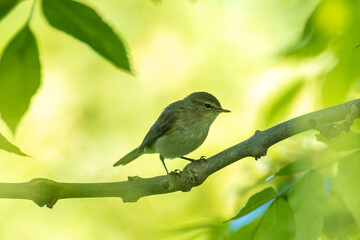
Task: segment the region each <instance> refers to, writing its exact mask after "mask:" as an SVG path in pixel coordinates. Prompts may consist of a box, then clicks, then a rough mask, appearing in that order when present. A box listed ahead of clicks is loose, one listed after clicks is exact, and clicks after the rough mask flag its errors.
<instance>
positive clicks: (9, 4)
mask: <svg viewBox="0 0 360 240" xmlns="http://www.w3.org/2000/svg"><path fill="white" fill-rule="evenodd" d="M18 2H19V0H3V1H1V2H0V20H1V19H2V18H3V17H5V16H6V14H8V12H10V11H11V9H12V8H13V7H15V6H16V4H17V3H18Z"/></svg>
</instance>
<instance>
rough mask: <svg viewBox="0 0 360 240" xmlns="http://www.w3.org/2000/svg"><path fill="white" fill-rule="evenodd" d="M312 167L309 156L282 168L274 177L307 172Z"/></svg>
mask: <svg viewBox="0 0 360 240" xmlns="http://www.w3.org/2000/svg"><path fill="white" fill-rule="evenodd" d="M312 165H313V159H312V158H311V157H309V156H305V157H303V158H300V159H297V160H295V161H293V162H290V163H288V164H286V165H285V166H284V167H282V168H281V169H280V170H279V171H278V172H277V173H276V174H275V176H291V175H295V174H297V173H300V172H303V171H306V170H309V169H310V168H311V167H312Z"/></svg>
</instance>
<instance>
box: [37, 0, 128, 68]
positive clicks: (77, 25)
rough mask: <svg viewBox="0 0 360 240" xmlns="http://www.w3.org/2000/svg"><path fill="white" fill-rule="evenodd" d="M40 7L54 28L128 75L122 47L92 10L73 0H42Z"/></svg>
mask: <svg viewBox="0 0 360 240" xmlns="http://www.w3.org/2000/svg"><path fill="white" fill-rule="evenodd" d="M42 7H43V12H44V15H45V17H46V19H47V20H48V22H49V23H50V25H52V26H53V27H54V28H57V29H58V30H60V31H63V32H65V33H67V34H69V35H71V36H73V37H74V38H77V39H78V40H80V41H82V42H84V43H85V44H87V45H89V46H90V47H91V48H92V49H94V50H95V51H96V52H98V53H99V54H100V55H101V56H103V57H104V58H106V59H108V60H109V61H110V62H112V63H113V64H114V65H115V66H116V67H118V68H121V69H123V70H125V71H128V72H131V68H130V63H129V59H128V57H127V53H126V49H125V46H124V43H123V42H122V40H121V39H120V38H119V37H118V36H117V35H116V34H115V33H114V31H113V30H112V29H111V27H110V26H109V25H108V24H106V23H105V22H104V21H103V20H102V19H101V17H100V16H99V15H98V14H97V13H96V12H95V11H94V10H93V9H91V8H90V7H88V6H86V5H84V4H81V3H78V2H75V1H72V0H43V1H42Z"/></svg>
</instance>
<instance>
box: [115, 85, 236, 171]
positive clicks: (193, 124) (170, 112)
mask: <svg viewBox="0 0 360 240" xmlns="http://www.w3.org/2000/svg"><path fill="white" fill-rule="evenodd" d="M225 112H230V111H229V110H226V109H223V108H222V107H221V104H220V102H219V100H217V98H216V97H215V96H213V95H212V94H210V93H207V92H193V93H191V94H190V95H188V96H186V97H185V98H184V99H182V100H179V101H176V102H173V103H171V104H170V105H168V106H167V107H166V108H165V109H164V110H163V112H162V113H161V114H160V116H159V118H158V119H157V120H156V122H155V123H154V124H153V125H152V126H151V128H150V130H149V131H148V133H147V134H146V135H145V138H144V139H143V141H142V143H141V144H140V145H139V146H138V147H137V148H135V149H134V150H132V151H131V152H129V153H128V154H126V155H125V156H124V157H122V158H121V159H120V160H118V161H117V162H116V163H115V164H114V165H113V166H114V167H115V166H119V165H126V164H129V163H130V162H132V161H134V160H135V159H137V158H138V157H140V156H141V155H143V154H151V153H158V154H159V156H160V160H161V162H162V164H163V166H164V168H165V171H166V173H167V174H169V172H168V169H167V168H166V165H165V162H164V159H174V158H183V159H185V160H189V161H196V160H195V159H191V158H188V157H185V155H187V154H189V153H191V152H193V151H194V150H195V149H197V148H198V147H199V146H200V145H201V144H202V143H203V142H204V141H205V139H206V137H207V135H208V132H209V129H210V126H211V124H212V123H213V122H214V120H215V119H216V117H217V116H218V115H219V114H220V113H225ZM202 158H203V157H202ZM202 158H200V159H202Z"/></svg>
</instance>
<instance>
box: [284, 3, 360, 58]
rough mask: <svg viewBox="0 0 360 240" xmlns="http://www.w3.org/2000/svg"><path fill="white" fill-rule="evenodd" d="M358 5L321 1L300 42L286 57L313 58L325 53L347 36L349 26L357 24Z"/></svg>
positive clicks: (305, 27)
mask: <svg viewBox="0 0 360 240" xmlns="http://www.w3.org/2000/svg"><path fill="white" fill-rule="evenodd" d="M357 4H358V1H354V0H341V1H339V0H322V1H319V4H318V5H317V6H316V8H315V9H314V11H313V12H312V14H311V15H310V17H309V18H308V20H307V22H306V24H305V26H304V29H303V34H302V36H301V37H300V39H299V41H298V42H297V43H296V44H295V46H293V47H291V48H290V49H289V50H287V51H286V55H287V56H296V57H311V56H314V55H317V54H320V53H321V52H323V51H325V50H326V49H327V48H328V46H329V45H331V43H333V42H332V41H334V40H338V38H339V37H340V38H341V37H342V36H346V35H347V34H348V33H347V30H348V29H349V26H351V25H352V24H353V23H355V22H356V17H357V15H358V7H357ZM330 22H331V24H329V23H330ZM340 32H341V34H339V33H340Z"/></svg>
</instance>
